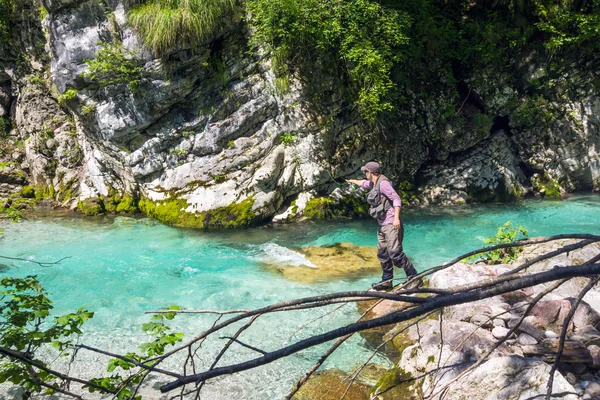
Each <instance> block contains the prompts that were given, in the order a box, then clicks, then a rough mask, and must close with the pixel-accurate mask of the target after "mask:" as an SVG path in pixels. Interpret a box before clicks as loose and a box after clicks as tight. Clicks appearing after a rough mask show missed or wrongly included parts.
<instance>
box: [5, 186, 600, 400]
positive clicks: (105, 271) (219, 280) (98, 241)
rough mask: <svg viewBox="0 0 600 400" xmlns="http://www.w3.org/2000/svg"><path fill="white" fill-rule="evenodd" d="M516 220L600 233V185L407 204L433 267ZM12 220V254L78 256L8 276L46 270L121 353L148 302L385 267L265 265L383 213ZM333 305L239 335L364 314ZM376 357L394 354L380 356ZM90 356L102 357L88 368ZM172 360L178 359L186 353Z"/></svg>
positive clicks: (132, 342)
mask: <svg viewBox="0 0 600 400" xmlns="http://www.w3.org/2000/svg"><path fill="white" fill-rule="evenodd" d="M507 221H511V222H512V223H513V224H514V225H517V224H520V225H523V226H524V227H525V228H527V229H528V231H529V234H530V236H531V237H534V236H549V235H554V234H559V233H593V234H600V196H598V195H577V196H571V197H570V198H568V199H566V200H562V201H541V200H528V201H524V202H521V203H518V204H512V205H485V206H468V207H458V208H456V207H438V208H429V209H426V210H408V211H406V212H405V213H404V225H405V240H404V248H405V252H406V253H407V255H408V256H409V257H410V258H411V259H412V260H413V262H414V264H415V266H416V267H417V269H418V270H423V269H425V268H429V267H432V266H435V265H439V264H442V263H444V262H446V261H449V260H451V259H453V258H455V257H457V256H459V255H461V254H463V253H466V252H468V251H470V250H473V249H475V248H479V247H482V246H483V239H484V238H486V237H488V236H492V235H493V234H494V233H495V232H496V229H497V228H498V227H499V226H501V225H502V224H504V223H505V222H507ZM2 227H3V228H4V232H3V233H2V234H1V236H0V255H2V256H7V257H19V258H25V259H30V260H36V261H44V262H52V261H56V260H59V259H61V258H63V257H69V258H67V259H65V260H63V261H61V262H60V263H59V264H56V265H53V266H51V267H40V266H38V265H35V264H33V263H26V262H19V261H10V260H0V263H2V265H0V275H2V276H4V275H9V276H21V277H22V276H26V275H37V276H38V278H39V280H40V281H41V283H42V284H43V285H44V286H45V288H46V289H47V290H48V291H50V292H51V293H52V296H51V298H52V300H53V302H54V306H55V309H54V312H55V314H56V315H60V314H63V313H66V312H70V311H73V310H75V309H77V308H79V307H86V308H88V309H89V310H91V311H94V312H95V316H94V318H93V319H91V320H90V321H88V322H87V323H86V324H85V325H84V335H82V337H81V338H80V342H82V343H86V344H90V345H94V346H98V347H102V348H105V349H107V350H112V351H118V352H121V353H123V352H125V351H130V350H135V348H136V346H137V345H138V344H140V343H141V342H144V341H145V340H147V339H148V338H147V337H145V336H144V334H143V333H142V332H141V331H140V326H141V324H142V323H144V322H147V321H148V319H149V316H148V315H146V314H144V312H145V311H149V310H155V309H159V308H164V307H168V306H170V305H178V306H180V307H181V308H182V309H190V310H228V309H249V308H258V307H262V306H265V305H268V304H271V303H276V302H280V301H284V300H290V299H295V298H300V297H306V296H315V295H319V294H325V293H329V292H338V291H346V290H366V289H367V288H369V287H370V285H371V283H372V282H374V281H376V280H377V279H378V278H379V276H378V275H377V274H375V275H373V276H368V277H363V278H352V279H350V278H342V279H339V278H338V279H335V280H333V281H318V280H317V281H316V282H314V283H310V284H308V283H301V282H295V281H291V280H288V279H286V278H285V277H284V276H283V275H281V274H278V273H276V270H275V271H274V270H273V269H272V268H271V269H269V268H265V267H264V263H265V262H268V263H271V264H273V263H275V264H277V263H279V264H281V266H282V268H283V267H284V266H287V267H286V268H307V267H306V264H307V262H306V259H305V258H304V256H302V255H301V254H299V253H297V252H295V251H294V250H293V249H294V248H298V247H303V246H321V245H328V244H334V243H338V242H349V243H354V244H357V245H360V246H375V245H376V235H375V230H376V224H375V222H374V221H372V220H355V221H336V222H327V223H301V224H291V225H283V226H275V227H262V228H253V229H248V230H234V231H220V232H204V231H196V230H184V229H177V228H172V227H168V226H165V225H162V224H160V223H157V222H155V221H151V220H149V219H146V218H129V217H120V216H119V217H100V218H86V217H81V216H76V215H67V216H60V217H57V216H45V217H38V218H36V219H33V220H26V221H22V222H20V223H3V224H2ZM373 251H374V252H375V249H374V250H373ZM303 264H304V266H303ZM397 275H398V276H402V273H401V272H397ZM332 309H333V308H328V309H327V310H332ZM323 314H324V313H323V310H321V311H316V310H304V311H298V312H290V313H280V314H273V315H269V316H265V317H262V318H259V320H257V322H256V323H255V325H253V326H252V327H251V328H250V329H248V331H246V332H245V333H244V334H243V335H242V337H241V339H242V341H244V342H245V343H249V344H251V345H253V346H255V347H258V348H261V349H263V350H267V351H268V350H274V349H277V348H279V347H281V346H283V345H286V344H290V343H293V342H294V341H296V340H298V339H300V338H304V337H307V336H308V335H310V334H314V333H321V332H325V331H327V330H329V329H332V328H334V327H337V326H342V325H343V324H347V323H351V322H353V321H354V320H355V319H356V318H357V317H358V315H359V314H358V312H357V311H356V308H355V307H353V306H351V305H349V306H346V307H344V308H342V309H339V310H337V311H335V312H332V313H330V314H326V315H324V316H323V317H322V318H318V319H316V318H317V317H319V316H321V315H323ZM214 320H215V316H214V315H181V316H178V317H177V318H175V320H174V321H173V326H174V328H175V329H176V330H178V331H181V332H183V333H185V335H186V337H187V338H190V337H193V335H194V334H197V333H199V332H201V331H202V330H204V329H207V328H209V327H210V326H211V325H212V323H213V322H214ZM308 323H310V324H308ZM305 324H308V325H307V326H304V325H305ZM240 326H241V325H239V324H238V325H236V326H235V328H239V327H240ZM234 331H235V329H230V330H229V331H228V332H229V333H233V332H234ZM220 336H225V335H220ZM224 343H225V340H220V339H218V338H215V339H213V340H212V341H207V342H206V343H205V344H204V345H203V349H202V351H201V352H200V353H199V354H200V356H199V357H200V359H201V360H202V362H204V363H205V365H204V367H199V369H200V370H202V369H203V368H206V367H207V366H208V365H210V361H211V358H212V357H213V356H214V355H215V354H216V353H217V352H218V350H219V346H222V345H223V344H224ZM324 348H326V346H325V347H324V346H320V347H318V348H316V349H312V350H307V351H304V352H300V353H298V354H296V355H292V356H291V357H289V358H288V359H284V360H279V361H277V362H275V363H273V364H271V365H268V366H265V367H261V368H259V369H257V370H252V371H246V372H243V373H240V374H236V375H233V376H226V377H223V378H218V379H216V380H215V381H213V382H211V383H210V384H209V385H207V386H206V388H205V389H204V392H203V393H204V396H203V398H210V399H230V398H241V399H279V398H282V397H283V396H284V394H285V393H286V392H287V390H288V389H289V388H290V387H291V385H292V384H293V382H294V381H296V380H297V379H298V377H299V376H301V375H302V373H303V372H304V371H305V370H306V369H307V368H309V367H310V366H311V365H312V364H313V363H314V362H315V361H316V360H317V358H318V353H319V351H322V350H323V349H324ZM234 349H235V350H236V351H235V352H234V353H232V354H231V355H230V356H229V357H225V359H224V360H223V361H222V362H221V363H220V364H219V365H226V364H228V363H231V362H239V361H243V360H247V359H249V358H254V357H257V356H258V355H259V354H257V353H254V352H252V351H251V350H249V349H246V348H243V347H240V346H237V347H236V346H234ZM371 351H372V349H370V348H369V347H368V346H367V345H366V344H365V343H364V341H363V340H362V339H361V338H360V337H359V336H358V335H357V336H356V337H353V338H352V339H351V340H350V341H349V343H347V344H346V345H344V346H343V347H342V348H341V349H340V350H339V351H338V352H336V354H335V355H334V356H333V357H332V358H331V359H330V360H329V361H328V362H327V364H326V366H325V367H326V368H332V367H335V368H340V369H343V370H346V371H349V370H351V369H352V368H353V367H355V366H357V365H359V364H360V363H361V362H362V361H363V360H364V359H366V358H367V357H369V355H370V354H371ZM83 357H84V359H85V360H87V361H86V363H85V365H82V366H80V367H79V368H80V369H81V371H83V372H84V373H90V374H96V375H99V374H102V373H103V371H104V369H105V365H106V364H105V363H106V361H107V358H105V357H103V356H98V355H89V354H88V355H84V356H83ZM85 357H87V358H85ZM374 362H377V363H380V364H384V365H386V364H388V361H387V360H386V359H384V358H383V357H379V356H378V357H375V359H374ZM92 364H93V365H94V367H90V365H92ZM170 367H172V368H174V369H175V368H177V363H174V364H173V365H170Z"/></svg>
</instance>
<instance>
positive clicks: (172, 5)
mask: <svg viewBox="0 0 600 400" xmlns="http://www.w3.org/2000/svg"><path fill="white" fill-rule="evenodd" d="M235 6H236V0H148V1H145V2H143V3H142V4H140V5H137V6H136V7H134V8H133V9H132V10H130V12H129V22H130V23H131V25H133V27H134V28H135V29H136V30H137V31H138V33H139V34H140V37H141V38H142V41H143V42H144V44H145V45H146V46H147V47H148V48H150V49H152V51H154V53H156V54H157V55H163V54H165V53H167V52H169V51H171V50H175V49H178V48H185V47H194V46H195V45H197V44H199V43H201V42H202V41H203V40H204V39H206V38H207V37H209V36H210V35H211V34H212V33H213V32H214V31H215V30H216V29H218V28H219V27H220V26H221V22H222V19H223V17H224V16H225V15H226V14H227V13H229V12H231V11H232V10H233V9H234V8H235Z"/></svg>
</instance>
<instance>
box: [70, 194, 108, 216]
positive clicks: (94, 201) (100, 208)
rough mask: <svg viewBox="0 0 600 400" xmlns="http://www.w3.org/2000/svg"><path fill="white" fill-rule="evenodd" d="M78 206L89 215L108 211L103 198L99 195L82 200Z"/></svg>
mask: <svg viewBox="0 0 600 400" xmlns="http://www.w3.org/2000/svg"><path fill="white" fill-rule="evenodd" d="M77 208H78V209H79V210H80V211H81V212H83V213H84V214H85V215H88V216H93V215H98V214H103V213H104V212H105V211H106V210H105V208H104V203H103V202H102V199H100V198H98V197H94V198H89V199H84V200H82V201H80V202H79V203H78V204H77Z"/></svg>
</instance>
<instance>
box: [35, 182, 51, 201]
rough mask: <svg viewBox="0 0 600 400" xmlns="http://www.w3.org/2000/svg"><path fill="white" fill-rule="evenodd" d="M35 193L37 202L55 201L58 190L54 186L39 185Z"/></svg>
mask: <svg viewBox="0 0 600 400" xmlns="http://www.w3.org/2000/svg"><path fill="white" fill-rule="evenodd" d="M34 193H35V198H36V199H37V200H48V199H50V200H54V197H55V196H56V190H55V189H54V186H52V185H37V186H36V187H35V189H34Z"/></svg>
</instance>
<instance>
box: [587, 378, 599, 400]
mask: <svg viewBox="0 0 600 400" xmlns="http://www.w3.org/2000/svg"><path fill="white" fill-rule="evenodd" d="M585 394H587V395H589V396H590V397H592V398H594V397H600V383H598V382H591V383H590V384H589V385H588V387H587V388H586V389H585Z"/></svg>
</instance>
